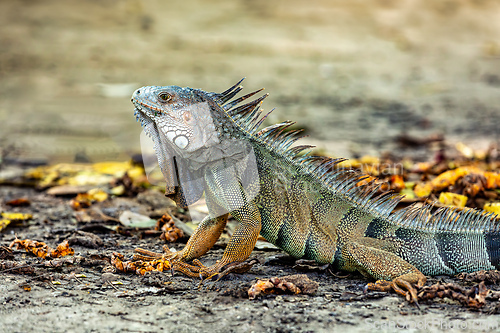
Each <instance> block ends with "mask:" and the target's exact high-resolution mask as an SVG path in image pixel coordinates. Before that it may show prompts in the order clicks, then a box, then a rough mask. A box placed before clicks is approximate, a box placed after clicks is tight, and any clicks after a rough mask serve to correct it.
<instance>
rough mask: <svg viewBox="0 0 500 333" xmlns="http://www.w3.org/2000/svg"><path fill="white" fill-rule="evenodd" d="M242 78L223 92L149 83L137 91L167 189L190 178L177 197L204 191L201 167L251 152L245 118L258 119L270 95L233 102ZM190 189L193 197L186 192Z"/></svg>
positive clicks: (134, 100) (137, 109)
mask: <svg viewBox="0 0 500 333" xmlns="http://www.w3.org/2000/svg"><path fill="white" fill-rule="evenodd" d="M240 82H241V81H240ZM240 82H238V83H237V84H236V85H234V86H232V87H231V88H229V89H228V90H226V91H224V92H222V93H207V92H204V91H202V90H199V89H192V88H181V87H178V86H164V87H162V86H148V87H142V88H139V89H137V90H136V91H135V92H134V93H133V95H132V103H133V104H134V106H135V116H136V118H137V120H139V121H140V122H141V125H142V126H143V127H144V131H145V132H146V134H148V135H149V136H150V137H151V139H152V140H153V142H154V149H155V152H156V155H157V159H158V163H159V166H160V168H161V170H162V172H163V175H164V177H165V180H166V182H167V189H166V194H167V195H176V194H178V192H179V188H180V186H179V184H180V183H182V181H181V180H183V182H184V184H187V183H189V189H188V188H187V187H182V188H183V189H184V193H183V196H184V199H179V198H177V199H175V198H174V200H176V201H178V203H179V200H180V201H182V200H184V201H187V202H188V204H189V202H191V201H193V200H194V199H196V200H197V199H198V198H199V196H201V193H202V192H203V189H202V188H201V187H202V186H201V185H200V184H196V182H195V179H199V178H200V177H201V176H200V174H199V172H202V171H201V170H202V169H203V167H204V166H206V165H207V164H208V163H216V162H217V161H221V160H223V159H224V160H225V161H226V160H231V159H232V160H234V161H236V162H235V163H237V161H240V160H242V159H244V158H245V156H246V155H248V153H249V152H248V150H249V149H248V142H246V140H242V137H243V136H244V135H245V130H246V128H245V126H243V127H242V125H241V124H246V123H244V122H242V121H239V119H240V118H241V116H242V115H243V114H250V113H252V114H253V115H252V119H257V116H258V115H256V113H257V111H258V109H259V106H260V104H261V101H262V100H263V99H264V98H265V97H266V96H267V95H264V96H263V97H261V98H259V99H257V100H254V101H252V102H250V103H247V104H245V105H242V106H240V107H235V106H236V105H237V104H239V103H240V102H242V101H243V100H245V99H246V98H248V97H250V96H252V95H254V94H255V93H257V92H258V91H256V92H253V93H250V94H248V95H245V96H243V97H240V98H238V99H236V100H233V101H231V102H228V101H229V100H230V99H232V98H233V97H234V96H235V95H236V94H237V93H238V92H239V91H240V90H241V89H242V87H240V86H239V83H240ZM259 91H260V90H259ZM226 102H228V103H226ZM259 114H260V113H259ZM238 117H240V118H238ZM240 120H241V119H240ZM197 173H198V174H197ZM188 190H189V191H191V194H190V195H189V197H192V198H191V199H189V198H186V195H187V193H186V192H187V191H188Z"/></svg>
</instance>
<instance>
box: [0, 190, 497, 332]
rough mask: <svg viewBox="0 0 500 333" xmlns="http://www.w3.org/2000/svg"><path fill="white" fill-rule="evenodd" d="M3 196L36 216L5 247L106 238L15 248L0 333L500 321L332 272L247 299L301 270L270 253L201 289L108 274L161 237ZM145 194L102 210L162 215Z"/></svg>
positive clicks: (318, 328)
mask: <svg viewBox="0 0 500 333" xmlns="http://www.w3.org/2000/svg"><path fill="white" fill-rule="evenodd" d="M0 191H1V194H2V196H3V197H5V198H17V197H25V198H28V199H29V200H30V202H31V205H30V206H29V207H24V208H17V209H15V210H16V211H19V212H30V213H33V214H34V218H33V221H32V222H31V223H29V224H28V225H27V224H24V225H23V224H21V225H19V226H17V227H9V229H8V230H7V232H4V233H2V234H1V235H0V243H1V244H2V245H9V244H10V242H11V241H12V240H14V239H15V237H16V236H17V237H18V238H19V239H26V238H29V239H34V240H39V241H44V242H46V243H47V244H48V245H49V246H51V247H55V246H56V245H57V244H59V243H60V242H62V241H63V240H65V239H71V238H72V237H73V236H75V235H76V231H75V230H86V231H87V232H89V231H91V232H92V233H91V234H94V235H97V236H99V237H100V238H101V239H102V244H98V245H97V246H96V245H89V244H88V243H87V244H86V246H82V245H81V244H85V243H84V242H82V241H71V243H70V244H71V246H72V247H73V248H74V250H75V254H74V256H67V257H62V258H59V259H53V260H52V261H50V260H48V259H40V258H36V257H35V256H33V255H30V254H28V253H26V252H25V251H24V250H22V251H21V250H19V251H15V252H14V259H13V260H14V261H16V262H21V263H25V264H28V265H33V266H32V267H33V270H32V271H29V272H26V273H25V274H18V273H13V272H11V271H3V272H2V273H1V281H2V282H1V283H0V290H1V293H0V295H1V296H0V304H2V306H1V309H0V314H1V318H2V319H1V321H0V328H1V330H2V331H9V332H26V331H31V330H33V329H36V331H37V332H95V331H107V332H158V331H162V330H163V331H166V332H207V331H218V332H252V331H253V332H304V331H311V332H330V331H332V330H334V329H343V328H344V329H348V330H349V331H359V332H367V331H373V330H376V329H378V328H382V329H388V330H389V331H393V330H398V327H409V328H415V325H426V326H425V327H426V328H428V330H429V331H431V332H438V331H442V330H447V329H448V328H450V326H452V327H453V325H455V326H454V327H455V328H456V327H463V328H465V331H472V330H476V331H477V330H479V331H487V330H488V327H496V328H498V325H499V321H498V317H497V316H496V315H494V314H492V313H496V312H498V310H499V309H498V306H497V305H495V303H494V302H488V304H487V306H485V307H483V308H482V309H480V310H479V311H477V310H475V311H473V310H471V309H468V308H467V307H464V306H463V305H461V304H459V303H458V302H457V301H452V300H449V299H434V300H430V301H424V302H421V304H420V309H419V308H417V307H416V306H415V305H413V304H409V303H408V302H407V301H406V300H405V299H404V298H402V297H400V296H396V295H395V294H388V293H382V292H373V291H369V292H367V293H364V292H363V288H364V286H365V285H366V284H367V283H368V282H369V280H367V279H365V278H363V277H362V276H360V275H357V274H351V275H347V274H345V273H341V272H333V274H335V275H333V274H332V273H331V272H330V271H328V270H327V271H325V270H323V271H312V270H309V271H306V272H305V274H307V276H308V277H309V278H310V279H312V280H314V281H316V282H318V283H319V288H318V290H317V292H316V293H315V294H314V295H301V294H298V295H262V296H260V297H257V299H255V300H250V299H249V298H248V289H249V287H250V286H251V285H252V283H253V282H255V280H256V279H257V278H260V279H265V278H271V277H274V276H285V275H291V274H298V273H304V272H303V271H302V270H300V269H298V268H294V267H293V265H294V260H293V259H291V258H290V257H288V256H286V255H285V254H284V253H283V252H281V251H279V250H273V249H270V250H255V251H254V252H253V253H252V257H253V258H257V259H259V261H260V264H257V265H256V266H254V267H253V268H252V269H251V270H250V271H249V272H247V273H245V274H241V275H230V276H229V277H227V278H225V279H223V280H221V281H218V282H206V283H205V285H203V286H202V287H199V280H197V279H191V278H187V277H185V276H183V275H181V274H175V275H174V276H171V274H170V272H164V273H159V272H156V273H151V274H147V275H145V276H141V275H135V274H131V273H129V274H123V273H120V272H110V269H109V267H108V266H109V262H108V261H109V258H110V256H111V254H112V253H113V252H120V253H122V254H124V255H125V256H126V257H130V256H131V255H132V254H133V249H134V248H136V247H142V248H147V249H150V250H154V251H161V248H162V245H163V244H164V242H163V241H160V240H159V239H158V237H153V238H141V237H139V235H140V234H139V233H137V232H134V231H133V229H132V234H130V235H128V236H127V234H128V233H127V232H121V233H116V232H113V231H111V230H109V229H107V228H110V227H112V226H114V225H116V223H113V222H109V221H108V222H102V221H101V222H96V220H94V222H88V223H81V222H77V221H76V220H75V217H74V211H73V210H72V209H71V207H70V199H68V198H64V197H63V198H59V197H54V196H50V195H47V194H45V193H43V192H42V193H40V192H36V191H34V190H33V189H25V188H17V187H8V186H4V187H1V188H0ZM148 197H150V198H154V199H147V198H148ZM141 198H142V199H140V200H137V198H130V199H127V198H114V199H111V200H110V202H109V203H107V205H106V208H103V212H106V213H107V214H109V215H110V216H112V217H118V215H119V214H120V212H121V211H123V210H126V209H130V210H132V211H136V212H149V214H150V215H154V214H160V213H161V212H159V211H156V213H152V211H151V209H152V207H154V206H155V205H159V203H158V200H160V199H159V198H161V194H160V193H153V192H146V194H143V195H142V196H141ZM145 198H146V199H145ZM165 200H166V199H165ZM152 202H153V206H152V204H151V203H152ZM106 230H107V232H106ZM129 231H130V230H129ZM86 235H87V238H88V236H89V235H88V234H86ZM183 245H184V244H182V243H179V242H178V243H175V244H170V245H169V246H170V247H173V248H176V249H181V248H182V247H183ZM89 246H95V247H96V248H89ZM222 247H223V243H220V245H219V246H216V247H215V248H214V249H213V250H212V251H210V252H209V254H208V255H206V256H204V257H203V258H202V261H203V262H204V263H213V262H214V261H215V260H217V259H218V258H220V257H221V255H222V252H223V248H222ZM106 258H107V259H106ZM64 260H70V261H64ZM3 262H6V261H3ZM48 262H50V264H48ZM44 263H45V264H44ZM437 281H441V282H456V283H459V284H462V285H464V283H463V282H462V281H459V280H458V279H456V278H453V277H445V276H442V277H435V278H431V279H430V280H429V282H428V284H430V283H435V282H437ZM28 287H29V288H28ZM490 288H493V289H495V288H496V289H498V286H497V287H495V286H493V287H490ZM26 289H30V290H29V291H27V290H26ZM488 313H490V314H488ZM395 325H399V326H398V327H396V326H395ZM412 325H413V326H412ZM457 325H461V326H457ZM488 325H490V326H488ZM495 325H496V326H495ZM416 327H417V328H418V327H422V326H416ZM452 331H453V329H452Z"/></svg>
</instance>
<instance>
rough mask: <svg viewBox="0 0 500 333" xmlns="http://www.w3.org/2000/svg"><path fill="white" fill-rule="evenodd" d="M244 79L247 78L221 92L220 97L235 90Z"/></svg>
mask: <svg viewBox="0 0 500 333" xmlns="http://www.w3.org/2000/svg"><path fill="white" fill-rule="evenodd" d="M243 80H245V78H242V79H241V80H239V81H238V82H237V83H236V84H235V85H233V86H232V87H230V88H229V89H227V90H225V91H223V92H221V93H220V94H218V95H219V97H223V96H226V95H227V94H229V93H230V92H231V91H233V90H234V89H235V88H236V87H238V86H239V85H240V83H241V82H243Z"/></svg>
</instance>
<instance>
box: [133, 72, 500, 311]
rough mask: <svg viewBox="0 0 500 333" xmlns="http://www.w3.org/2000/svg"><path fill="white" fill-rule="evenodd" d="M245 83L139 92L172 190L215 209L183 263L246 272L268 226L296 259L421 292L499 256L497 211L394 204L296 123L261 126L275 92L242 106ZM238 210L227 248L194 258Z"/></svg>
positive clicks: (220, 272)
mask: <svg viewBox="0 0 500 333" xmlns="http://www.w3.org/2000/svg"><path fill="white" fill-rule="evenodd" d="M240 82H241V81H240ZM238 84H239V83H238ZM238 84H237V85H238ZM237 85H235V86H233V87H231V88H229V89H228V90H227V91H225V92H223V93H219V94H217V93H207V92H205V91H202V90H199V89H191V88H180V87H177V86H167V87H159V86H152V87H143V88H140V89H138V90H137V91H136V92H135V93H134V94H133V96H132V102H133V104H134V105H135V107H136V117H137V118H138V119H139V120H140V121H141V123H142V125H143V126H144V127H145V129H146V131H147V132H148V133H149V135H150V136H151V137H152V139H153V141H155V144H156V146H155V150H156V153H157V157H158V161H159V164H160V167H161V168H162V171H163V173H164V176H165V179H166V181H167V191H166V195H167V196H170V197H171V198H173V199H174V200H175V201H176V202H177V204H178V205H181V206H186V205H189V204H190V203H193V202H194V201H196V200H197V199H199V197H200V196H201V194H202V193H203V192H204V193H205V198H206V201H207V205H208V208H209V212H210V215H209V217H207V218H206V219H205V220H204V221H203V222H202V223H201V224H200V225H199V226H198V228H197V229H196V231H195V233H194V234H193V235H192V236H191V238H190V239H189V241H188V243H187V245H186V247H185V248H184V249H183V250H182V251H180V252H179V253H167V254H165V255H164V256H165V257H166V258H167V259H170V261H171V263H172V265H173V267H174V268H175V269H176V270H179V271H181V272H182V273H184V274H186V275H188V276H201V277H202V278H209V277H214V276H215V277H218V278H220V277H221V276H224V275H225V274H227V273H229V272H234V271H244V270H245V269H248V268H249V266H250V265H249V264H248V263H247V262H246V260H247V259H248V258H249V256H250V253H251V252H252V250H253V248H254V246H255V242H256V240H257V237H258V235H259V233H260V234H261V235H262V236H263V237H265V238H266V239H267V240H268V241H269V242H271V243H273V244H275V245H277V246H278V247H280V248H281V249H283V250H284V251H286V252H287V253H289V254H291V255H292V256H294V257H296V258H306V259H313V260H315V261H317V262H318V263H331V264H333V265H334V266H336V267H337V268H339V269H342V270H347V271H356V270H357V271H359V272H361V273H362V274H364V275H366V276H370V277H373V278H375V279H377V280H379V281H377V282H376V283H375V284H369V285H368V288H369V289H376V290H387V289H388V288H392V289H394V290H395V291H397V292H398V293H400V294H403V295H406V296H407V298H408V299H409V300H412V301H416V300H417V296H416V290H415V289H414V288H413V287H412V285H417V286H422V285H423V284H424V283H425V280H426V278H425V275H424V274H427V275H434V274H456V273H459V272H471V271H476V270H480V269H494V268H495V267H498V266H499V264H500V250H499V244H500V236H499V223H498V221H497V219H496V216H494V215H491V214H486V213H484V212H481V211H461V212H458V211H455V210H453V209H445V210H440V211H438V212H436V213H434V214H430V208H429V207H424V208H421V209H414V208H409V209H406V210H402V211H398V212H393V209H394V207H395V206H396V204H397V203H398V201H399V200H400V197H397V196H394V195H392V194H386V195H382V196H379V197H374V193H375V190H376V189H373V188H371V187H369V186H365V187H358V186H356V183H358V182H359V180H360V175H358V174H356V173H352V172H350V171H343V170H335V169H334V166H335V164H336V163H338V162H339V160H333V159H329V158H325V157H317V156H309V155H304V154H301V151H303V150H305V149H307V148H309V147H308V146H296V147H294V148H291V147H292V143H294V142H295V141H296V140H297V137H296V134H297V133H298V131H291V132H286V131H285V129H286V128H287V127H288V126H290V125H291V124H293V123H291V122H284V123H281V124H277V125H273V126H270V127H267V128H264V129H262V130H259V129H258V127H259V126H260V123H261V119H262V118H261V117H260V110H259V108H260V105H261V102H262V100H263V99H264V98H265V97H266V96H267V95H264V96H262V97H261V98H259V99H257V100H254V101H251V102H249V103H247V104H244V105H242V106H239V107H238V105H239V104H240V103H241V102H242V101H243V100H244V99H246V98H248V97H250V96H251V95H253V94H255V93H256V92H254V93H251V94H248V95H246V96H243V97H241V98H239V99H236V100H234V101H229V100H230V99H231V98H233V97H234V95H236V93H238V92H239V91H240V90H241V87H239V86H237ZM264 118H265V117H264ZM253 162H255V164H252V163H253ZM194 179H196V181H193V180H194ZM227 213H230V214H231V215H232V216H233V217H234V218H235V219H236V220H237V221H238V222H239V226H238V228H237V229H236V231H235V233H234V234H233V235H232V237H231V239H230V241H229V244H228V246H227V248H226V250H225V252H224V255H223V257H222V259H221V260H220V261H218V262H217V263H216V264H215V265H212V266H208V267H205V266H203V265H202V264H201V263H200V262H199V261H197V260H195V259H196V258H198V257H200V256H201V255H203V254H204V253H206V252H207V251H208V250H209V249H210V248H211V247H212V246H213V244H214V243H215V241H216V240H217V239H218V237H219V236H220V234H221V232H222V230H223V229H224V226H225V224H226V220H227ZM191 260H195V261H193V262H194V265H190V264H187V262H189V261H191ZM402 288H403V289H406V290H407V291H404V290H403V289H402Z"/></svg>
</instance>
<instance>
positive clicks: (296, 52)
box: [0, 0, 500, 163]
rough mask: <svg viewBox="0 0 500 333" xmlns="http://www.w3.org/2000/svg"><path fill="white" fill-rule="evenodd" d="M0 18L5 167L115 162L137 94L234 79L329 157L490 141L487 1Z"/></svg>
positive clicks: (491, 4) (36, 13)
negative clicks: (440, 142)
mask: <svg viewBox="0 0 500 333" xmlns="http://www.w3.org/2000/svg"><path fill="white" fill-rule="evenodd" d="M0 26H1V29H0V85H1V89H0V150H1V151H0V152H1V155H0V156H2V157H3V159H4V160H16V161H26V162H29V163H36V162H37V161H39V162H44V161H45V162H61V161H74V160H77V161H92V162H96V161H103V160H126V159H128V158H129V157H130V156H131V154H134V153H139V152H140V142H139V134H140V132H141V128H140V126H139V124H138V123H136V122H135V119H134V117H133V107H132V104H131V103H130V95H131V93H132V92H133V91H134V90H135V89H136V88H138V87H140V86H143V85H180V86H190V87H193V88H202V89H204V90H207V91H222V90H224V89H226V88H227V87H229V86H230V85H232V84H233V83H235V82H237V80H239V79H240V78H242V77H247V79H246V80H245V82H244V85H245V88H246V91H247V92H249V91H250V90H252V89H258V88H260V87H265V88H266V92H268V93H270V96H269V97H268V99H267V100H266V101H265V103H264V105H263V107H264V109H266V110H269V109H271V108H273V107H276V108H277V109H276V111H275V112H274V114H273V115H272V117H270V118H269V122H270V123H271V122H278V121H282V120H285V119H291V120H295V121H297V122H298V126H299V127H303V128H305V129H306V133H307V134H308V135H309V137H308V138H307V139H306V141H307V142H308V143H314V144H318V146H319V147H320V149H322V150H323V151H325V152H326V153H328V154H330V155H333V156H344V157H355V156H360V155H364V154H372V155H379V154H380V153H383V152H387V151H388V152H392V153H397V152H403V153H404V151H402V150H401V142H400V141H401V140H399V141H398V139H397V138H398V137H401V136H402V135H406V136H411V137H412V138H417V139H422V140H426V138H429V137H433V136H435V135H443V136H444V137H445V138H446V140H447V142H452V143H453V142H465V143H466V144H467V145H470V146H471V147H477V148H484V149H485V148H487V147H488V146H489V145H490V144H492V143H495V142H498V141H499V136H500V134H499V133H500V131H499V128H500V2H499V1H496V0H462V1H459V0H457V1H447V0H441V1H416V0H378V1H361V0H354V1H345V0H318V1H314V0H313V1H297V0H288V1H284V0H280V1H269V0H253V1H252V0H235V1H217V0H212V1H201V0H184V1H160V0H124V1H115V0H99V1H98V0H87V1H81V0H80V1H76V0H65V1H55V0H22V1H19V0H18V1H15V0H9V1H1V2H0Z"/></svg>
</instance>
